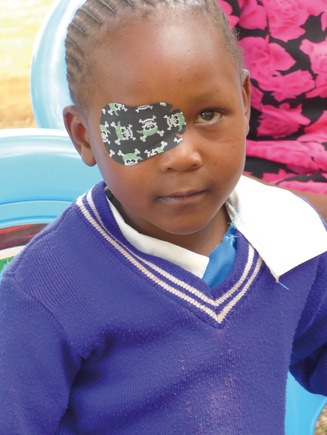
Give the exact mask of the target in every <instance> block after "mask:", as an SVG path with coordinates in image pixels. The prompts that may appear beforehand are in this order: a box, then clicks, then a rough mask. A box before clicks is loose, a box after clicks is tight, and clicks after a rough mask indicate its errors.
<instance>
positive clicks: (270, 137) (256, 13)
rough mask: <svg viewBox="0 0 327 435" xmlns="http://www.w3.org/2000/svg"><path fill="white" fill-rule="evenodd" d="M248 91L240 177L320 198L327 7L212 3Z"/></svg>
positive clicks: (258, 0) (319, 3) (241, 0)
mask: <svg viewBox="0 0 327 435" xmlns="http://www.w3.org/2000/svg"><path fill="white" fill-rule="evenodd" d="M217 1H218V3H219V4H220V5H221V6H222V8H223V9H224V11H225V13H226V14H227V16H228V19H229V22H230V24H231V26H234V27H236V28H237V30H238V34H239V40H240V41H239V43H240V46H241V47H242V49H243V53H244V62H245V67H246V68H247V69H248V70H249V71H250V75H251V83H252V118H251V125H250V134H249V136H248V141H247V164H246V171H247V172H248V173H250V174H252V175H254V176H256V177H259V178H262V179H264V180H266V181H268V182H270V183H273V184H279V185H281V186H283V187H287V188H294V189H298V190H303V191H310V192H315V193H321V194H327V0H217Z"/></svg>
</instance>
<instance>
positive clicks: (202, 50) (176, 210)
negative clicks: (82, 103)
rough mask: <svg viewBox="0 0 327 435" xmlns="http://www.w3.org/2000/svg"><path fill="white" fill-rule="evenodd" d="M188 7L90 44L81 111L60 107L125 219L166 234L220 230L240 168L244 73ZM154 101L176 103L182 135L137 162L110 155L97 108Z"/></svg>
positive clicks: (244, 129) (172, 237)
mask: <svg viewBox="0 0 327 435" xmlns="http://www.w3.org/2000/svg"><path fill="white" fill-rule="evenodd" d="M186 15H187V16H185V11H184V12H183V11H179V10H175V12H174V16H169V18H166V19H163V18H162V17H161V18H156V17H155V16H151V17H150V19H149V17H148V18H145V19H138V20H136V22H135V23H133V24H132V25H130V26H128V27H126V26H125V27H123V30H122V31H118V32H117V33H115V34H114V35H110V36H109V37H108V38H107V40H106V41H104V42H103V44H102V46H101V47H100V48H98V49H97V50H95V53H94V62H95V63H96V65H95V74H94V77H95V82H94V86H93V87H94V92H93V95H92V96H91V97H90V100H89V104H88V105H87V114H86V115H85V116H83V115H79V114H78V115H77V118H75V124H74V122H70V121H68V122H67V119H69V115H68V116H67V110H66V115H65V117H66V125H68V127H67V128H68V130H69V132H70V134H71V136H72V139H73V141H74V143H75V145H76V147H77V149H78V150H79V151H80V153H81V155H82V158H83V160H84V161H85V163H87V164H89V165H92V164H94V163H95V162H96V163H97V164H98V166H99V169H100V171H101V173H102V175H103V178H104V180H105V182H106V184H107V185H108V187H109V189H110V190H111V192H112V193H113V195H114V196H115V198H116V200H117V201H119V203H120V204H119V205H118V206H119V209H120V211H121V213H122V214H123V216H124V217H125V220H126V221H127V222H128V223H129V224H130V225H132V226H133V227H134V228H136V229H137V230H138V231H140V232H142V233H145V234H148V235H150V236H153V237H156V238H160V239H163V240H168V241H171V242H173V243H175V242H176V240H181V239H182V238H183V237H186V238H187V237H193V238H194V237H195V238H197V237H198V236H199V235H201V233H202V232H206V233H208V231H209V232H211V234H212V236H213V237H214V236H215V234H216V233H217V228H223V232H224V231H225V230H226V212H225V210H224V207H223V205H224V203H225V201H226V200H227V198H228V197H229V195H230V193H231V192H232V191H233V189H234V187H235V185H236V184H237V182H238V180H239V177H240V175H241V174H242V171H243V167H244V160H245V137H246V134H247V132H248V121H249V100H250V96H249V92H250V91H249V80H248V77H247V75H246V74H245V75H244V80H241V79H240V74H239V71H238V69H237V68H236V66H235V61H234V60H232V58H231V56H230V55H229V54H228V52H226V49H225V48H224V47H223V46H221V44H220V43H219V40H220V35H219V32H218V31H216V30H214V29H213V27H212V25H211V23H210V22H209V23H207V24H205V23H204V22H203V20H200V22H198V21H197V20H196V18H193V15H192V14H186ZM210 21H211V20H210ZM159 102H166V103H170V104H171V105H172V106H173V109H180V110H181V111H182V112H183V114H184V116H185V119H186V130H185V132H184V133H183V134H182V135H181V137H182V138H183V141H182V143H181V144H179V145H178V146H176V147H175V148H173V149H171V150H169V151H167V152H163V153H160V154H158V155H156V156H154V157H150V158H148V159H146V160H144V161H142V162H140V163H138V164H136V165H135V166H124V165H122V164H119V163H117V162H115V161H114V160H113V159H112V158H110V157H109V155H108V153H107V151H106V150H105V147H104V144H103V141H102V138H101V132H100V117H101V112H102V108H103V107H104V106H105V105H107V104H108V103H120V104H124V105H128V106H140V105H146V104H151V103H152V104H153V103H159ZM70 119H72V118H70ZM73 119H74V117H73ZM78 119H81V121H82V124H83V127H82V125H81V124H78V122H79V121H78ZM72 124H73V127H72ZM74 125H75V127H76V128H75V127H74ZM77 126H78V127H77ZM83 128H85V131H84V132H83ZM135 147H136V146H135ZM218 232H219V231H218ZM176 243H179V244H181V245H183V243H182V242H178V241H177V242H176Z"/></svg>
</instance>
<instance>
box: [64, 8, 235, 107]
mask: <svg viewBox="0 0 327 435" xmlns="http://www.w3.org/2000/svg"><path fill="white" fill-rule="evenodd" d="M159 6H167V7H169V8H176V7H182V8H184V9H189V10H192V11H194V12H196V13H202V14H207V15H208V17H211V19H213V20H214V21H215V23H216V25H217V28H218V29H219V30H220V31H221V35H222V37H223V42H224V44H225V46H226V48H227V50H228V51H229V52H230V54H231V55H232V58H233V59H234V61H235V64H236V67H237V68H238V69H239V71H240V72H241V70H242V55H241V52H240V48H239V47H238V45H237V42H236V39H237V38H236V35H235V33H234V31H233V30H232V29H231V28H230V26H229V24H228V21H227V18H226V16H225V14H224V12H223V11H222V9H221V8H220V6H219V5H218V4H217V1H216V0H86V2H85V3H84V4H83V5H82V6H81V7H80V8H79V9H78V10H77V11H76V14H75V16H74V18H73V20H72V22H71V23H70V25H69V26H68V32H67V36H66V40H65V48H66V65H67V80H68V85H69V91H70V96H71V99H72V101H73V102H74V104H75V105H76V106H77V107H79V108H82V107H83V106H84V104H85V101H86V99H87V97H88V95H90V92H91V88H92V85H91V82H92V79H91V77H92V65H91V64H90V62H89V59H90V53H91V52H92V49H93V48H94V47H95V46H96V45H97V43H98V42H99V41H100V40H101V38H103V36H104V32H106V31H108V30H109V29H110V25H111V24H113V23H114V20H118V18H119V19H120V18H121V16H122V15H124V17H127V18H129V19H130V20H131V19H132V17H133V16H136V15H138V16H140V17H142V16H146V15H149V14H151V13H154V12H155V11H157V9H158V7H159Z"/></svg>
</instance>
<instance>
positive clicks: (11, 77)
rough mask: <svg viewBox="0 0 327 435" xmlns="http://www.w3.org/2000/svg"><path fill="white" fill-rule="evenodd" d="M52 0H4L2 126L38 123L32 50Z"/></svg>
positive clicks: (0, 28) (0, 26)
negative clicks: (32, 85) (32, 82)
mask: <svg viewBox="0 0 327 435" xmlns="http://www.w3.org/2000/svg"><path fill="white" fill-rule="evenodd" d="M67 1H68V0H67ZM52 3H53V0H0V6H1V14H0V65H1V68H0V95H1V97H0V128H1V129H3V128H21V127H36V124H35V121H34V116H33V111H32V103H31V98H30V85H29V81H30V67H31V59H32V51H33V45H34V42H35V38H36V35H37V32H38V30H39V28H40V25H41V22H42V20H43V19H44V17H45V15H46V14H47V12H48V10H49V9H50V5H51V4H52Z"/></svg>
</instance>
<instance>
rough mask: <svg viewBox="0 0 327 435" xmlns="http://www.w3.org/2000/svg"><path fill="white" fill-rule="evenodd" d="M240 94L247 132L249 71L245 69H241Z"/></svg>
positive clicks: (248, 121)
mask: <svg viewBox="0 0 327 435" xmlns="http://www.w3.org/2000/svg"><path fill="white" fill-rule="evenodd" d="M241 80H242V83H241V84H242V95H243V104H244V113H245V120H246V123H247V132H246V134H248V132H249V128H250V127H249V123H250V117H251V82H250V74H249V71H248V70H246V69H243V70H242V76H241Z"/></svg>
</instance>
